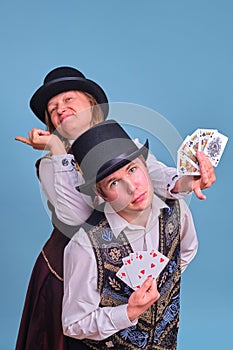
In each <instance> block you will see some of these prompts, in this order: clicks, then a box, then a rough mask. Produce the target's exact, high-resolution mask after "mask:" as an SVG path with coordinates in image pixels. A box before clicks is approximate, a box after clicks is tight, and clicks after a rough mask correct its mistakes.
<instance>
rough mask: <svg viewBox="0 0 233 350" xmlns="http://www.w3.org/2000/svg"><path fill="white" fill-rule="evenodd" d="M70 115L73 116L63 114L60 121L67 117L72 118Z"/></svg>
mask: <svg viewBox="0 0 233 350" xmlns="http://www.w3.org/2000/svg"><path fill="white" fill-rule="evenodd" d="M70 117H72V114H69V115H64V116H62V117H61V119H60V123H62V122H63V121H64V120H65V119H67V118H70Z"/></svg>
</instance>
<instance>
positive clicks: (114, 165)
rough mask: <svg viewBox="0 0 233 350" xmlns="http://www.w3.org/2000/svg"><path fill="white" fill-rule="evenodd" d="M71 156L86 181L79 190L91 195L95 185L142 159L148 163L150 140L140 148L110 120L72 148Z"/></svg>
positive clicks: (82, 138)
mask: <svg viewBox="0 0 233 350" xmlns="http://www.w3.org/2000/svg"><path fill="white" fill-rule="evenodd" d="M72 152H73V154H74V157H75V159H76V161H77V162H78V164H79V166H80V168H81V170H82V172H83V176H84V179H85V183H84V184H83V185H81V186H79V187H77V188H76V189H77V190H78V191H80V192H82V193H85V194H88V195H92V194H93V185H94V184H95V183H97V182H99V181H101V180H103V179H104V178H105V177H107V176H109V175H110V174H112V173H114V172H115V171H117V170H118V169H120V168H122V167H123V166H125V165H126V164H128V163H130V162H131V161H133V160H134V159H136V158H137V157H139V156H140V155H143V156H144V158H145V159H146V158H147V155H148V140H146V142H145V144H144V146H142V147H141V148H138V147H137V146H136V144H135V142H134V141H133V140H132V139H131V138H130V137H129V135H128V134H127V133H126V132H125V130H124V129H123V128H122V127H121V126H120V125H119V124H118V123H117V122H116V121H115V120H108V121H105V122H102V123H99V124H97V125H95V126H93V127H92V128H90V129H89V130H87V131H86V132H85V133H83V134H82V135H81V136H79V137H78V138H77V139H76V140H75V141H74V143H73V145H72Z"/></svg>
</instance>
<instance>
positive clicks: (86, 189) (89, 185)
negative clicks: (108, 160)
mask: <svg viewBox="0 0 233 350" xmlns="http://www.w3.org/2000/svg"><path fill="white" fill-rule="evenodd" d="M148 149H149V142H148V139H147V140H146V142H145V144H144V145H143V146H142V147H141V148H139V149H138V150H137V151H135V152H133V153H131V154H129V155H128V154H127V155H120V156H118V157H117V160H116V162H115V163H114V164H112V165H111V166H109V167H107V168H105V169H104V170H103V171H100V172H98V174H97V176H96V177H94V178H92V179H89V180H88V181H87V182H85V183H84V184H83V185H80V186H77V187H76V190H77V191H79V192H81V193H83V194H87V195H89V196H92V195H93V194H94V189H93V186H94V185H95V184H96V183H98V182H99V181H101V180H103V179H104V178H106V177H107V176H109V175H111V174H113V173H114V172H115V171H117V170H119V169H121V168H123V167H124V166H125V165H127V164H128V163H130V162H132V161H133V160H134V159H136V158H138V157H139V156H141V155H142V156H143V157H144V158H145V160H146V159H147V156H148Z"/></svg>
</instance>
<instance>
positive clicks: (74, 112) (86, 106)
mask: <svg viewBox="0 0 233 350" xmlns="http://www.w3.org/2000/svg"><path fill="white" fill-rule="evenodd" d="M47 110H48V113H49V116H50V118H51V122H52V124H53V126H54V127H55V129H57V131H58V132H59V134H61V135H62V136H63V137H65V138H68V139H69V140H74V139H76V138H77V137H78V136H80V135H81V134H83V133H84V132H85V131H86V130H88V129H89V128H90V126H91V121H92V109H91V104H90V101H89V99H88V97H87V96H86V95H85V94H84V93H82V92H80V91H73V90H71V91H66V92H62V93H60V94H58V95H56V96H54V97H52V98H51V99H50V100H49V102H48V105H47Z"/></svg>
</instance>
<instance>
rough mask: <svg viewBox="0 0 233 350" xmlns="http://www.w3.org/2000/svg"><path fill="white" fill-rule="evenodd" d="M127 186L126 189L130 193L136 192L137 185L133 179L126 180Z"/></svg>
mask: <svg viewBox="0 0 233 350" xmlns="http://www.w3.org/2000/svg"><path fill="white" fill-rule="evenodd" d="M125 186H126V190H127V192H128V193H129V194H132V193H134V191H135V188H136V186H135V184H134V183H133V181H131V180H129V179H127V180H125Z"/></svg>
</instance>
